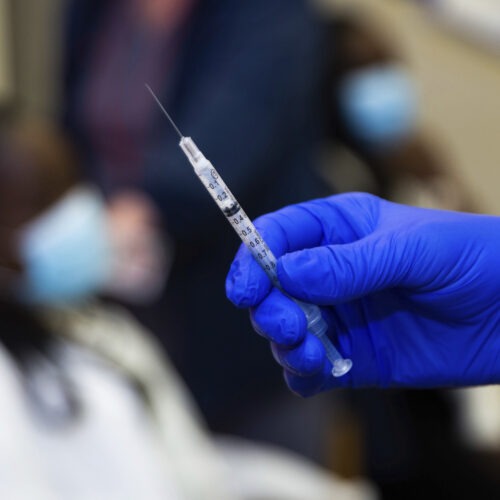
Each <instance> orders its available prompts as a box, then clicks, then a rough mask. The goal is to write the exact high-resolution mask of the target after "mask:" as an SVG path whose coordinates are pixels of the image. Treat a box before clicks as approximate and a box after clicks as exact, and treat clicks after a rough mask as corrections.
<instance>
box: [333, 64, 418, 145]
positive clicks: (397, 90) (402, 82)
mask: <svg viewBox="0 0 500 500" xmlns="http://www.w3.org/2000/svg"><path fill="white" fill-rule="evenodd" d="M339 97H340V106H341V112H342V114H343V117H344V119H345V120H346V123H347V126H348V128H349V130H350V132H351V133H352V134H353V135H354V136H355V137H356V138H358V139H359V140H361V141H363V142H364V143H365V144H367V145H368V146H371V147H374V148H387V147H391V146H392V145H394V144H397V143H399V142H401V141H402V140H403V139H404V138H406V137H408V136H409V135H410V134H411V133H412V132H413V130H414V128H415V123H416V118H417V96H416V91H415V88H414V85H413V83H412V81H411V78H410V76H409V74H408V72H407V71H406V70H405V69H404V68H403V67H400V66H398V65H395V64H387V65H384V66H382V65H380V66H370V67H367V68H364V69H361V70H358V71H355V72H353V73H352V74H350V75H349V76H347V77H346V78H345V80H344V81H343V82H342V85H341V87H340V95H339Z"/></svg>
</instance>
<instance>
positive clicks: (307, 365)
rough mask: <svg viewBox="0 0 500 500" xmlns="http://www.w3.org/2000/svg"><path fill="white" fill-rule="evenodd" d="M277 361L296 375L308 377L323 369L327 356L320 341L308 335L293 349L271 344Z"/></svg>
mask: <svg viewBox="0 0 500 500" xmlns="http://www.w3.org/2000/svg"><path fill="white" fill-rule="evenodd" d="M271 348H272V352H273V355H274V358H275V359H276V361H277V362H278V363H279V364H280V365H281V366H283V367H284V368H286V369H287V370H289V371H291V372H292V373H295V374H296V375H299V376H302V377H306V376H311V375H314V374H315V373H318V372H320V371H321V370H322V369H323V366H324V364H325V361H326V358H325V353H324V350H323V348H322V346H321V344H320V343H319V341H318V340H317V339H316V338H315V337H313V336H312V335H308V336H307V337H306V338H305V339H304V341H303V342H301V343H300V344H299V345H298V346H297V347H294V348H292V349H288V348H283V347H282V346H279V345H277V344H275V343H273V344H272V345H271Z"/></svg>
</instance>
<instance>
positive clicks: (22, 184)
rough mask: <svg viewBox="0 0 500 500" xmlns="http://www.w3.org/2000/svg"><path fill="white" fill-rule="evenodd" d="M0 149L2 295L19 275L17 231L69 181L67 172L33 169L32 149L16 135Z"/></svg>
mask: <svg viewBox="0 0 500 500" xmlns="http://www.w3.org/2000/svg"><path fill="white" fill-rule="evenodd" d="M0 149H1V152H0V293H2V292H3V293H2V295H3V294H5V291H6V290H7V289H9V288H10V287H11V285H12V281H13V280H17V279H19V276H20V275H21V274H22V271H23V265H22V262H21V259H20V257H19V255H18V251H17V234H18V231H19V230H20V228H21V227H22V226H23V225H24V224H26V223H27V222H29V221H30V220H32V219H34V218H35V217H36V216H37V215H38V214H40V213H41V212H42V211H43V210H45V209H46V208H47V207H48V206H50V205H51V204H52V203H54V202H55V201H56V200H57V199H58V198H59V197H60V196H62V194H63V193H64V192H66V191H67V190H68V189H69V188H70V187H71V186H72V184H73V181H71V180H70V178H71V175H70V174H69V170H68V172H63V171H60V170H61V169H60V168H57V167H55V166H54V167H53V168H41V167H40V166H39V165H37V161H36V159H35V157H34V156H35V151H34V148H32V147H29V146H28V145H26V146H25V147H23V145H22V141H21V140H20V138H19V137H17V135H16V134H7V135H6V136H5V137H4V138H3V144H1V147H0ZM58 170H59V171H58Z"/></svg>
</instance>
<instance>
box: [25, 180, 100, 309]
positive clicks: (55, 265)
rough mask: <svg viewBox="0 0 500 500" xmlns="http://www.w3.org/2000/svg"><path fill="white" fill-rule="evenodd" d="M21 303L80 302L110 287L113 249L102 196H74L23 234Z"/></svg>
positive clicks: (83, 192)
mask: <svg viewBox="0 0 500 500" xmlns="http://www.w3.org/2000/svg"><path fill="white" fill-rule="evenodd" d="M19 245H20V246H19V250H20V256H21V259H22V262H23V265H24V276H23V281H22V285H21V288H20V296H21V300H23V301H24V302H27V303H30V304H37V305H61V304H67V303H74V302H77V301H79V300H82V299H85V298H87V297H88V296H90V295H92V294H93V293H95V292H96V291H97V290H98V289H99V288H100V286H101V285H102V284H103V283H104V282H105V280H106V277H107V274H108V270H109V265H110V264H109V262H110V247H109V242H108V230H107V226H106V212H105V208H104V203H103V201H102V199H101V198H100V197H99V195H98V194H97V192H96V191H94V190H92V189H90V188H85V187H79V188H75V189H73V190H72V191H70V192H69V193H68V194H67V195H66V196H65V197H64V198H63V199H62V200H61V201H59V202H58V203H57V204H56V205H54V206H53V207H52V208H50V209H49V210H48V211H47V212H45V213H44V214H42V215H41V216H40V217H38V218H36V219H35V220H34V221H32V222H30V223H29V224H28V225H27V226H26V227H25V228H24V229H23V230H22V232H21V237H20V240H19Z"/></svg>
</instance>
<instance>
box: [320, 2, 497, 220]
mask: <svg viewBox="0 0 500 500" xmlns="http://www.w3.org/2000/svg"><path fill="white" fill-rule="evenodd" d="M317 3H319V4H321V5H322V6H323V7H325V8H327V9H328V8H329V7H330V6H332V5H335V6H336V7H337V8H340V7H342V8H346V7H347V8H349V9H353V8H356V9H358V10H359V12H360V14H362V15H363V16H365V17H366V18H367V20H369V21H370V22H372V23H375V24H376V25H379V26H380V27H381V28H382V29H383V30H384V31H385V32H387V33H388V35H389V36H392V37H393V38H394V40H395V41H397V44H398V47H399V49H400V52H401V53H402V54H403V56H404V57H405V58H406V60H407V61H408V63H409V65H410V68H411V70H412V71H413V73H414V76H415V79H416V81H417V84H418V87H419V89H420V92H421V98H422V107H421V121H422V125H423V127H424V128H425V130H426V131H427V133H428V134H429V135H432V136H433V137H435V138H436V139H438V141H439V142H440V143H441V145H442V147H443V149H444V152H445V153H446V154H447V156H448V159H449V161H450V163H451V164H452V166H453V167H454V168H455V169H456V171H457V172H458V173H459V174H460V175H461V177H462V178H463V180H464V181H465V182H466V183H467V185H468V186H469V187H470V189H471V191H472V192H473V194H475V195H476V198H477V199H478V201H479V203H480V204H481V207H482V208H483V209H484V210H486V211H490V212H493V213H496V214H500V57H498V56H493V55H492V54H487V53H486V52H483V51H482V50H481V49H480V48H478V47H474V46H472V45H469V44H467V43H466V42H463V41H461V40H460V39H459V38H458V37H456V36H455V35H454V34H451V33H447V32H446V31H445V30H443V29H442V27H441V26H438V25H437V24H435V23H434V21H433V20H431V19H429V18H428V17H427V16H425V15H424V13H423V12H422V10H421V9H419V8H417V7H416V6H415V5H414V4H413V3H411V2H409V1H408V0H317Z"/></svg>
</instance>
